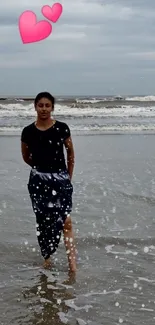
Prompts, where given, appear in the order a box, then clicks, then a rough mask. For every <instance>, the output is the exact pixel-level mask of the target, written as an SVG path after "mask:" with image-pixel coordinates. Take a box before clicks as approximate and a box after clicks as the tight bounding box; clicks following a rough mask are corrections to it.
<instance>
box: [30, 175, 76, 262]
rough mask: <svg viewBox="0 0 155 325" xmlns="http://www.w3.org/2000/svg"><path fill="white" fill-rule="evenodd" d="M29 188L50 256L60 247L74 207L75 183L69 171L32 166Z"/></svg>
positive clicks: (43, 249)
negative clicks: (38, 168) (54, 171)
mask: <svg viewBox="0 0 155 325" xmlns="http://www.w3.org/2000/svg"><path fill="white" fill-rule="evenodd" d="M28 191H29V194H30V198H31V202H32V207H33V211H34V213H35V215H36V233H37V238H38V242H39V245H40V249H41V253H42V256H43V257H44V259H48V258H49V257H50V255H51V254H53V253H54V252H55V251H56V249H57V247H58V245H59V242H60V238H61V233H62V230H63V226H64V223H65V221H66V218H67V216H69V215H70V213H71V211H72V193H73V186H72V184H71V181H70V178H69V174H68V172H67V171H62V172H60V173H42V172H39V171H37V170H36V169H32V170H31V172H30V177H29V182H28Z"/></svg>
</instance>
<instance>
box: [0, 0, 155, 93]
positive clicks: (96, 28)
mask: <svg viewBox="0 0 155 325" xmlns="http://www.w3.org/2000/svg"><path fill="white" fill-rule="evenodd" d="M56 2H57V1H56ZM53 3H54V1H51V0H50V1H49V2H48V1H47V0H20V1H19V0H7V1H5V0H1V4H0V96H2V95H11V96H12V95H18V96H22V95H36V94H37V93H38V92H40V91H43V90H47V91H50V92H51V93H52V94H53V95H56V96H58V95H76V96H78V95H92V96H94V95H118V94H120V95H128V94H129V95H130V94H131V95H147V94H148V95H151V94H155V0H96V1H95V0H76V1H75V0H74V1H73V0H60V3H61V4H62V5H63V13H62V16H61V17H60V19H59V21H58V22H57V23H56V24H53V32H52V34H51V35H50V36H49V37H48V38H46V39H45V40H43V41H40V42H37V43H32V44H23V43H22V41H21V38H20V34H19V29H18V18H19V16H20V14H21V13H22V12H23V11H25V10H32V11H34V12H35V14H36V15H37V17H38V19H45V18H44V17H43V16H42V15H41V8H42V6H43V5H47V4H48V5H52V4H53Z"/></svg>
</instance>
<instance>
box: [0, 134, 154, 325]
mask: <svg viewBox="0 0 155 325" xmlns="http://www.w3.org/2000/svg"><path fill="white" fill-rule="evenodd" d="M73 141H74V146H75V156H76V165H75V171H74V177H73V186H74V196H73V212H72V220H73V226H74V231H75V237H76V245H77V250H78V271H77V278H76V282H75V283H72V282H71V281H68V283H69V284H68V285H64V284H63V283H64V281H65V280H66V279H68V272H67V258H66V254H65V248H64V245H63V243H61V244H60V246H59V249H58V251H57V253H56V254H54V256H53V271H44V270H43V269H42V257H41V254H40V250H39V246H38V243H37V237H36V228H35V216H34V214H33V211H32V207H31V202H30V199H29V195H28V192H27V182H28V177H29V171H30V169H29V167H28V166H27V165H26V164H25V163H24V162H23V161H22V158H21V153H20V137H19V136H1V137H0V153H1V159H0V324H1V325H8V324H12V325H18V324H21V325H24V324H27V325H30V324H33V325H34V324H39V325H48V324H49V325H50V324H52V325H60V324H70V325H75V324H79V325H85V324H90V325H101V324H105V325H115V324H122V323H123V324H128V325H131V324H134V325H142V324H149V325H154V323H155V298H154V287H155V177H154V175H155V163H154V162H155V158H154V142H155V135H148V136H146V135H100V136H98V135H95V136H74V137H73Z"/></svg>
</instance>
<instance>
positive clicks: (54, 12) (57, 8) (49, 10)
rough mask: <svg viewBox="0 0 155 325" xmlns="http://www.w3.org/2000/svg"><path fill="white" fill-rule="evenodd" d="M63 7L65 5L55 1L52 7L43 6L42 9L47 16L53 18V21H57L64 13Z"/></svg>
mask: <svg viewBox="0 0 155 325" xmlns="http://www.w3.org/2000/svg"><path fill="white" fill-rule="evenodd" d="M62 9H63V7H62V5H61V4H60V3H54V5H53V6H52V7H50V6H43V7H42V10H41V11H42V14H43V15H44V17H45V18H47V19H49V20H51V21H52V22H53V23H56V22H57V20H58V19H59V17H60V16H61V14H62Z"/></svg>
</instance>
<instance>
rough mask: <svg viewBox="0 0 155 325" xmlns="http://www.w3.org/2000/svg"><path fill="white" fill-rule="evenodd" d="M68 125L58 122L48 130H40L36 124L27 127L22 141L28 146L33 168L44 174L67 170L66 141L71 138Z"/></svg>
mask: <svg viewBox="0 0 155 325" xmlns="http://www.w3.org/2000/svg"><path fill="white" fill-rule="evenodd" d="M70 135H71V134H70V129H69V127H68V125H67V124H66V123H63V122H59V121H56V122H55V124H54V125H53V126H52V127H50V128H49V129H47V130H44V131H42V130H39V129H38V128H37V127H36V126H35V123H32V124H30V125H28V126H26V127H25V128H24V129H23V131H22V134H21V141H22V142H25V143H26V144H27V145H28V148H29V151H30V153H31V156H32V163H33V167H34V168H36V169H37V170H39V171H42V172H53V173H54V172H60V171H65V170H66V169H67V167H66V162H65V155H64V141H65V140H66V139H67V138H68V137H70Z"/></svg>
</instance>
